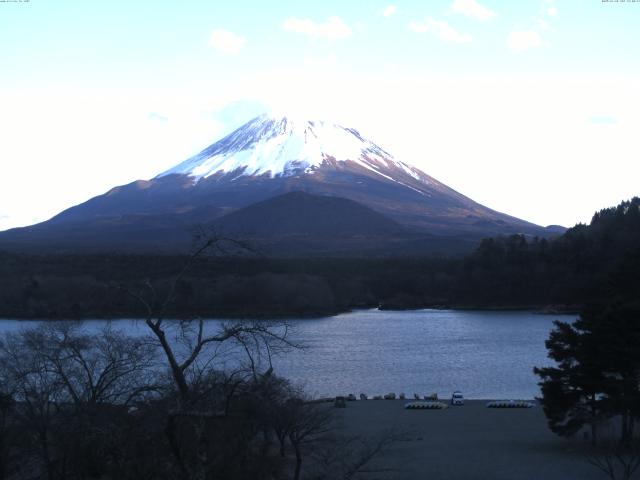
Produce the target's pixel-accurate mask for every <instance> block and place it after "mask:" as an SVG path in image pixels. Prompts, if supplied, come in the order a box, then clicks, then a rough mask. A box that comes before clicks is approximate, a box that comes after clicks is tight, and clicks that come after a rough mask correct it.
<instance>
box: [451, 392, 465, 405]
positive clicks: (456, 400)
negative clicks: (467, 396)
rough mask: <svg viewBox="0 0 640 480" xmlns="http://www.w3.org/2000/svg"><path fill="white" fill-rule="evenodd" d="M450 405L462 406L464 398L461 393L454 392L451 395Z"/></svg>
mask: <svg viewBox="0 0 640 480" xmlns="http://www.w3.org/2000/svg"><path fill="white" fill-rule="evenodd" d="M451 405H464V396H462V392H459V391H458V390H456V391H455V392H453V395H451Z"/></svg>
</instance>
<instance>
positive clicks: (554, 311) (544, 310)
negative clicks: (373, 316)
mask: <svg viewBox="0 0 640 480" xmlns="http://www.w3.org/2000/svg"><path fill="white" fill-rule="evenodd" d="M368 310H374V311H379V312H417V311H420V310H438V311H447V310H450V311H453V312H456V311H461V312H464V311H479V312H500V313H504V312H530V313H532V314H536V315H578V314H579V312H580V307H579V306H576V305H545V306H540V305H528V306H513V305H503V306H500V305H489V306H477V305H472V306H466V305H453V306H449V305H427V306H422V307H415V308H402V307H396V306H394V308H386V307H385V306H384V305H380V306H378V307H370V308H369V307H362V308H349V309H345V310H331V311H327V312H318V313H308V312H306V313H286V314H283V313H274V314H260V315H243V314H240V313H237V314H230V313H226V314H219V315H217V314H216V315H212V316H207V317H202V318H203V319H204V320H257V321H268V320H298V319H299V320H307V319H308V320H314V319H321V318H330V317H337V316H339V315H344V314H348V313H354V312H358V311H368ZM145 318H147V317H146V316H144V315H135V314H133V315H128V316H126V317H121V316H100V315H91V316H86V317H77V318H75V317H74V318H63V317H53V316H48V317H34V316H29V317H26V316H25V317H6V318H4V317H1V316H0V321H4V320H9V321H24V322H29V321H53V322H67V321H79V322H82V321H92V320H102V321H122V320H139V321H144V320H145ZM168 320H174V321H180V320H184V318H182V319H181V318H180V317H178V316H176V317H174V318H170V319H168ZM193 320H197V319H196V318H194V319H193Z"/></svg>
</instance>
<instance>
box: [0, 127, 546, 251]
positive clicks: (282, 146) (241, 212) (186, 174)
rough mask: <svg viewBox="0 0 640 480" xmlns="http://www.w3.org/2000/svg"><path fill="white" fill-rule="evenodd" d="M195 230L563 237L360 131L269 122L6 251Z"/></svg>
mask: <svg viewBox="0 0 640 480" xmlns="http://www.w3.org/2000/svg"><path fill="white" fill-rule="evenodd" d="M416 155H417V156H420V155H424V153H423V152H416ZM197 225H201V226H213V228H215V229H216V230H218V231H223V232H226V233H229V234H231V235H238V236H243V237H246V238H249V239H250V240H252V241H255V242H256V243H257V244H258V247H259V248H260V247H263V248H264V249H265V250H266V251H267V252H268V253H272V254H276V255H280V254H323V255H332V254H350V253H354V252H357V253H358V254H365V253H376V254H415V253H433V252H434V251H446V250H448V249H449V250H451V249H453V250H455V249H457V250H464V249H468V248H471V246H472V245H473V244H474V243H475V242H476V241H477V240H478V239H479V238H482V237H486V236H495V235H499V234H511V233H524V234H528V235H539V236H548V235H549V234H552V233H557V232H555V231H549V230H547V229H545V228H543V227H540V226H537V225H534V224H532V223H529V222H526V221H524V220H520V219H518V218H515V217H512V216H509V215H506V214H503V213H500V212H497V211H494V210H491V209H489V208H487V207H484V206H482V205H480V204H479V203H477V202H474V201H473V200H471V199H469V198H468V197H465V196H464V195H462V194H460V193H458V192H456V191H455V190H453V189H451V188H449V187H447V186H446V185H444V184H443V183H441V182H439V181H438V180H436V179H434V178H433V177H430V176H429V175H427V174H426V173H424V172H422V171H421V170H419V169H418V168H416V167H414V166H412V165H411V164H410V163H407V162H405V161H403V160H399V159H396V158H394V157H393V155H391V154H390V153H389V152H387V151H385V150H384V149H382V148H381V147H379V146H377V145H376V144H375V143H373V142H371V141H369V140H367V139H365V138H364V137H363V136H362V135H361V134H360V133H359V132H358V131H357V130H355V129H353V128H347V127H343V126H340V125H336V124H334V123H331V122H327V121H322V120H299V119H292V118H291V117H273V116H268V115H263V116H260V117H256V118H254V119H253V120H251V121H249V122H248V123H246V124H245V125H243V126H241V127H240V128H238V129H237V130H235V131H234V132H232V133H231V134H229V135H227V136H226V137H224V138H222V139H221V140H219V141H217V142H215V143H214V144H212V145H210V146H209V147H207V148H205V149H204V150H202V151H201V152H200V153H198V154H196V155H194V156H193V157H191V158H189V159H187V160H185V161H184V162H182V163H180V164H178V165H176V166H175V167H173V168H171V169H169V170H167V171H165V172H162V173H160V174H159V175H158V176H156V177H155V178H153V179H151V180H138V181H135V182H132V183H130V184H127V185H123V186H119V187H115V188H113V189H111V190H110V191H108V192H107V193H105V194H103V195H99V196H97V197H94V198H92V199H90V200H88V201H87V202H85V203H83V204H80V205H77V206H75V207H72V208H69V209H67V210H65V211H63V212H61V213H60V214H58V215H56V216H55V217H53V218H52V219H50V220H48V221H46V222H43V223H40V224H37V225H33V226H31V227H25V228H19V229H13V230H9V231H7V232H3V233H2V234H0V247H2V248H19V249H45V250H55V251H78V250H83V251H149V252H150V251H177V250H184V249H185V247H186V246H188V244H189V240H190V238H191V233H190V232H191V231H192V229H193V227H194V226H197ZM265 225H268V226H269V228H265Z"/></svg>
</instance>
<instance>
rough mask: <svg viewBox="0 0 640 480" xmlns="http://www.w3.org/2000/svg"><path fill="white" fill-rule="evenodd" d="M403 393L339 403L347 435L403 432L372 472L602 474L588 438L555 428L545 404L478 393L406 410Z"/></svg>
mask: <svg viewBox="0 0 640 480" xmlns="http://www.w3.org/2000/svg"><path fill="white" fill-rule="evenodd" d="M405 403H406V402H405V401H402V400H367V401H356V402H347V407H346V408H345V409H336V410H337V412H336V414H337V419H336V421H337V422H338V423H339V425H340V428H341V429H343V432H344V433H345V434H346V435H362V436H365V437H370V438H374V437H377V436H380V435H383V434H384V433H385V432H388V431H392V430H393V431H395V432H402V434H401V435H400V440H399V441H397V442H395V443H394V444H393V445H391V446H390V447H389V448H388V449H387V450H386V451H385V452H384V453H382V454H381V455H380V456H379V457H378V458H377V459H376V460H375V461H374V462H372V464H371V467H372V469H380V468H382V469H385V470H387V469H390V470H389V471H384V472H372V473H369V474H367V476H366V477H365V478H371V479H374V478H375V479H381V480H382V479H424V478H433V479H452V480H457V479H460V480H462V479H477V480H481V479H492V480H503V479H504V480H507V479H508V480H540V479H544V480H556V479H557V480H561V479H562V480H568V479H580V480H590V479H603V478H606V477H605V476H604V474H602V473H601V472H600V471H598V470H597V469H596V468H595V467H593V466H591V465H589V464H588V463H587V459H586V456H587V454H588V452H589V445H588V443H587V442H586V441H584V440H567V439H563V438H560V437H558V436H556V435H555V434H553V433H552V432H551V431H550V430H549V429H548V428H547V424H546V419H545V416H544V413H543V411H542V408H540V407H539V406H536V407H535V408H531V409H492V408H487V407H486V401H481V400H471V401H469V400H468V401H467V402H466V403H465V405H464V406H457V407H453V406H450V407H449V408H447V409H445V410H406V409H405V408H404V405H405Z"/></svg>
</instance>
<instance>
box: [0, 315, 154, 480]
mask: <svg viewBox="0 0 640 480" xmlns="http://www.w3.org/2000/svg"><path fill="white" fill-rule="evenodd" d="M153 356H154V353H153V350H152V349H151V348H150V346H149V344H148V342H144V340H143V339H135V338H130V337H127V336H125V335H123V334H122V333H120V332H117V331H113V330H111V329H110V328H105V329H103V330H102V331H100V332H98V333H97V334H95V335H90V334H87V333H83V332H82V331H81V327H80V326H79V325H78V324H72V323H54V324H46V325H42V326H40V327H38V328H34V329H27V330H23V331H20V332H17V333H12V334H8V335H6V336H5V337H4V338H3V339H2V340H1V341H0V371H1V372H2V375H3V376H4V377H5V380H6V382H7V383H6V384H7V385H10V386H11V389H12V394H13V397H14V398H15V400H16V402H17V406H16V408H14V409H13V412H12V414H13V418H14V420H15V421H16V422H18V423H19V425H20V426H21V427H22V430H23V431H25V432H28V433H29V435H27V439H28V440H29V442H28V443H33V446H34V447H35V451H36V453H37V457H39V459H40V463H41V465H42V470H43V471H45V472H46V474H47V478H49V479H50V480H52V479H54V478H65V477H66V476H67V474H66V468H67V459H68V457H69V456H70V455H71V456H74V455H77V454H78V447H81V446H82V445H83V444H87V443H89V439H90V438H93V437H95V436H96V435H98V436H99V437H101V438H103V439H107V440H108V437H109V435H108V432H106V431H105V430H104V425H103V426H102V427H99V426H98V425H99V424H100V423H102V424H104V420H105V419H108V418H109V415H106V414H105V412H110V411H113V409H114V408H120V409H122V408H125V409H126V407H127V406H128V405H129V404H131V403H132V402H133V401H135V400H137V399H140V398H142V396H144V395H145V394H147V393H148V392H150V391H152V390H154V389H155V388H156V386H155V385H154V384H153V383H150V381H152V380H153V370H152V369H150V368H149V367H150V365H151V362H152V360H153ZM98 419H100V421H98ZM30 439H33V440H34V442H32V441H31V440H30Z"/></svg>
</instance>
